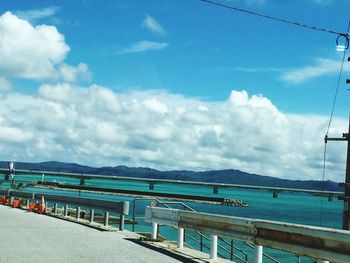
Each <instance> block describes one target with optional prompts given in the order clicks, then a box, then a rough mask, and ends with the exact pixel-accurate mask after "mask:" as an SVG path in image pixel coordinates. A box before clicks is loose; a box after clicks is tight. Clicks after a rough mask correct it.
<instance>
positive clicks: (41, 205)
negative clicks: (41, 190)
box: [38, 195, 46, 214]
mask: <svg viewBox="0 0 350 263" xmlns="http://www.w3.org/2000/svg"><path fill="white" fill-rule="evenodd" d="M45 211H46V205H45V197H44V196H43V195H42V196H41V204H40V205H39V209H38V212H39V213H40V214H42V213H44V212H45Z"/></svg>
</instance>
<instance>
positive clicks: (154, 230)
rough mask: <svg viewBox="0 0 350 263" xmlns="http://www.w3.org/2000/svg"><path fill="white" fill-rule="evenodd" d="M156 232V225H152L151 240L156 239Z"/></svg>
mask: <svg viewBox="0 0 350 263" xmlns="http://www.w3.org/2000/svg"><path fill="white" fill-rule="evenodd" d="M157 230H158V224H157V223H152V236H151V239H154V240H155V239H157Z"/></svg>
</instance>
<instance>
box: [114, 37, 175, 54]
mask: <svg viewBox="0 0 350 263" xmlns="http://www.w3.org/2000/svg"><path fill="white" fill-rule="evenodd" d="M167 46H168V43H164V42H155V41H148V40H142V41H140V42H137V43H135V44H133V45H132V46H130V47H128V48H126V49H124V50H122V51H121V52H120V53H139V52H146V51H152V50H160V49H163V48H166V47H167Z"/></svg>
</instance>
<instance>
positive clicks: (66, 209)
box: [64, 205, 68, 216]
mask: <svg viewBox="0 0 350 263" xmlns="http://www.w3.org/2000/svg"><path fill="white" fill-rule="evenodd" d="M64 216H68V205H64Z"/></svg>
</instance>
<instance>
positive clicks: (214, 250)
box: [210, 235, 218, 259]
mask: <svg viewBox="0 0 350 263" xmlns="http://www.w3.org/2000/svg"><path fill="white" fill-rule="evenodd" d="M217 258H218V236H215V235H211V236H210V259H217Z"/></svg>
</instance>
